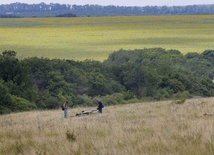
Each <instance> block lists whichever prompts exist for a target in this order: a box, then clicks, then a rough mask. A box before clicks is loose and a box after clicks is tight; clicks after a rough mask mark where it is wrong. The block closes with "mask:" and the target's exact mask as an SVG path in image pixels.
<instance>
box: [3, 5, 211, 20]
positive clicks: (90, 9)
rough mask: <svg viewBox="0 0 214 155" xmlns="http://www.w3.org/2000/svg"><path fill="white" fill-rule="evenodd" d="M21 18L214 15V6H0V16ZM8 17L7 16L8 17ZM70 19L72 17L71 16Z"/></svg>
mask: <svg viewBox="0 0 214 155" xmlns="http://www.w3.org/2000/svg"><path fill="white" fill-rule="evenodd" d="M8 13H10V14H12V15H14V16H15V17H16V16H19V17H55V16H58V15H63V14H71V13H72V14H74V15H75V16H142V15H193V14H197V15H198V14H214V5H187V6H114V5H108V6H101V5H89V4H86V5H75V4H74V5H70V4H58V3H50V4H45V3H43V2H42V3H39V4H26V3H18V2H17V3H11V4H2V5H0V14H2V15H7V14H8ZM6 17H7V16H6ZM69 17H70V16H69Z"/></svg>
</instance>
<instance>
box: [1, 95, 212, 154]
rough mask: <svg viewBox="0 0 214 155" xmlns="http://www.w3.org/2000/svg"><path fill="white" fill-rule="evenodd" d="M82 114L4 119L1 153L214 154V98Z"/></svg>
mask: <svg viewBox="0 0 214 155" xmlns="http://www.w3.org/2000/svg"><path fill="white" fill-rule="evenodd" d="M90 109H93V107H91V108H88V109H87V110H90ZM81 110H83V109H82V108H76V109H70V110H69V117H68V118H67V119H65V120H64V119H63V113H62V111H61V110H60V109H59V110H54V111H35V112H23V113H16V114H9V115H2V116H0V154H1V155H8V154H10V155H18V154H22V155H59V154H63V155H71V154H75V155H78V154H79V155H80V154H81V155H84V154H99V155H102V154H103V155H104V154H105V155H107V154H110V155H112V154H115V155H124V154H125V155H130V154H152V155H156V154H157V155H160V154H162V155H165V154H174V155H176V154H179V155H187V154H188V155H197V154H198V155H203V154H204V155H205V154H206V155H211V154H213V153H214V134H213V131H214V119H213V118H214V98H197V99H190V100H186V101H185V102H184V103H182V104H176V102H175V101H164V102H153V103H136V104H127V105H117V106H106V107H105V108H104V110H103V111H104V113H103V114H94V115H89V116H84V117H74V115H75V113H76V112H79V111H81ZM84 110H86V109H84Z"/></svg>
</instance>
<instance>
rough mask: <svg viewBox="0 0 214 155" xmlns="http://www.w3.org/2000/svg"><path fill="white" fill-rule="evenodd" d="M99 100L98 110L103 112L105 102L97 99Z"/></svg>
mask: <svg viewBox="0 0 214 155" xmlns="http://www.w3.org/2000/svg"><path fill="white" fill-rule="evenodd" d="M97 101H98V107H97V110H98V111H99V113H102V109H103V108H104V104H103V103H102V102H101V101H100V100H97Z"/></svg>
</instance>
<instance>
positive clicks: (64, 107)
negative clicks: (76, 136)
mask: <svg viewBox="0 0 214 155" xmlns="http://www.w3.org/2000/svg"><path fill="white" fill-rule="evenodd" d="M62 108H63V111H64V118H67V113H68V101H65V103H63V105H62Z"/></svg>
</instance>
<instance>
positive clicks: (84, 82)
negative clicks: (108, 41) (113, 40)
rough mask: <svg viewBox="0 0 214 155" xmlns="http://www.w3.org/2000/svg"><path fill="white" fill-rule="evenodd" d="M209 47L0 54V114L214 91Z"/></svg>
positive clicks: (211, 93)
mask: <svg viewBox="0 0 214 155" xmlns="http://www.w3.org/2000/svg"><path fill="white" fill-rule="evenodd" d="M213 79H214V51H213V50H206V51H204V52H203V53H201V54H199V53H188V54H186V55H183V54H182V53H181V52H179V51H177V50H165V49H162V48H151V49H146V48H145V49H139V50H122V49H121V50H119V51H116V52H113V53H112V54H110V55H109V57H108V59H107V60H105V61H104V62H99V61H94V60H85V61H74V60H65V59H64V60H61V59H48V58H38V57H31V58H26V59H23V60H19V59H18V58H17V56H16V52H15V51H4V52H2V54H1V55H0V91H1V93H0V114H5V113H11V112H19V111H28V110H34V109H57V108H59V107H60V106H61V104H62V103H63V102H64V101H65V100H67V101H68V102H69V106H71V107H75V106H95V105H96V100H97V99H101V100H103V101H104V102H105V104H106V105H115V104H124V103H130V102H134V101H139V100H141V101H143V100H144V101H145V100H150V101H154V100H155V101H159V100H168V99H181V98H182V99H183V98H185V99H186V98H191V97H193V96H202V97H210V96H214V82H213Z"/></svg>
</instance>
